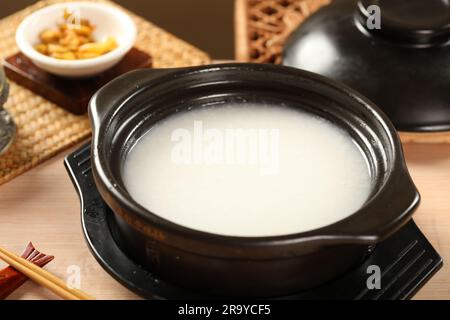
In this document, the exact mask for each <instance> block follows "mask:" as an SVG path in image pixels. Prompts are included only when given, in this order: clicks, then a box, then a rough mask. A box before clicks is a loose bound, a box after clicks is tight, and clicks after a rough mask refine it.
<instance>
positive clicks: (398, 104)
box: [283, 0, 450, 132]
mask: <svg viewBox="0 0 450 320" xmlns="http://www.w3.org/2000/svg"><path fill="white" fill-rule="evenodd" d="M375 6H376V7H375ZM377 8H379V9H377ZM378 18H379V19H378ZM283 64H284V65H287V66H293V67H297V68H300V69H304V70H308V71H312V72H315V73H319V74H321V75H324V76H326V77H329V78H331V79H334V80H337V81H341V82H343V83H344V84H346V85H348V86H350V87H352V88H353V89H355V90H357V91H359V92H360V93H362V94H363V95H365V96H366V97H367V98H369V99H370V100H372V101H373V102H374V103H376V104H377V105H378V106H379V107H380V108H381V109H382V110H383V111H384V112H385V113H386V114H387V115H388V117H389V118H390V119H391V120H392V122H393V123H394V125H395V126H396V128H397V129H398V130H401V131H410V132H432V131H443V130H450V90H449V89H448V84H449V83H450V4H449V2H448V1H442V0H406V1H405V0H333V1H332V3H331V4H330V5H329V6H326V7H324V8H322V9H320V10H319V11H318V12H316V13H315V14H314V15H312V16H311V17H310V18H308V19H307V20H306V21H305V22H304V23H303V24H302V25H301V26H300V27H299V28H298V29H297V30H296V31H295V32H294V33H293V34H292V35H291V37H290V39H289V40H288V41H287V43H286V46H285V48H284V57H283Z"/></svg>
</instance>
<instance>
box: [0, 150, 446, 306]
mask: <svg viewBox="0 0 450 320" xmlns="http://www.w3.org/2000/svg"><path fill="white" fill-rule="evenodd" d="M404 148H405V153H406V157H407V161H408V165H409V169H410V171H411V174H412V176H413V179H414V181H415V182H416V184H417V186H418V188H419V190H420V192H421V194H422V204H421V206H420V208H419V210H418V211H417V213H416V214H415V220H416V222H417V224H418V225H419V227H420V228H421V229H422V231H423V232H424V233H425V235H427V236H428V239H429V240H430V241H431V242H432V243H433V245H434V246H435V248H436V249H437V250H438V252H439V253H440V254H441V255H442V257H443V258H444V267H443V268H442V269H441V270H440V271H439V272H438V273H437V274H436V275H435V276H434V277H433V278H432V279H431V280H430V281H429V282H428V283H427V284H426V285H425V286H424V287H423V289H422V290H421V291H420V292H419V293H418V294H417V295H416V297H415V298H416V299H450V265H447V264H445V261H450V145H419V144H408V145H405V146H404ZM68 152H70V150H68V151H67V152H65V153H63V154H61V155H59V156H57V157H55V158H53V159H52V160H50V161H47V162H46V163H44V164H43V165H41V166H39V167H37V168H35V169H33V170H31V171H30V172H28V173H26V174H24V175H22V176H20V177H18V178H16V179H15V180H13V181H11V182H9V183H7V184H5V185H3V186H0V245H1V246H4V247H6V248H7V249H10V250H12V251H15V252H17V253H19V252H21V251H22V249H23V248H24V247H25V245H26V244H27V242H28V241H30V240H32V241H33V242H34V244H35V245H36V246H37V248H38V249H40V250H42V251H44V252H46V253H49V254H53V255H55V256H56V259H55V260H54V261H53V262H51V264H49V265H48V267H47V269H48V270H49V271H51V272H53V273H55V274H56V275H58V276H59V277H61V278H67V276H68V275H69V273H68V271H70V268H71V266H78V267H80V270H81V287H82V289H83V290H85V291H86V292H88V293H90V294H91V295H93V296H95V297H96V298H97V299H136V298H138V297H137V296H136V295H134V294H133V293H131V292H129V291H128V290H127V289H125V288H123V287H122V286H121V285H119V284H118V283H117V282H116V281H115V280H113V279H112V278H111V277H110V276H109V275H108V274H107V273H106V272H105V271H103V269H102V268H101V267H100V266H99V265H98V264H97V262H96V261H95V260H94V258H93V257H92V256H91V254H90V252H89V250H88V248H87V246H86V243H85V240H84V238H83V235H82V232H81V226H80V206H79V200H78V196H77V194H76V192H75V189H74V188H73V186H72V183H71V181H70V179H69V177H68V175H67V173H66V170H65V168H64V165H63V158H64V156H65V154H68ZM3 266H4V265H3V264H1V263H0V268H1V267H3ZM72 268H73V267H72ZM54 298H56V297H55V296H54V295H53V294H52V293H50V292H48V291H47V290H45V289H43V288H41V287H39V286H37V285H35V284H34V283H32V282H30V281H29V282H27V283H26V284H25V285H24V286H23V287H22V288H21V289H20V290H18V291H17V292H16V293H14V294H13V295H12V296H11V299H54Z"/></svg>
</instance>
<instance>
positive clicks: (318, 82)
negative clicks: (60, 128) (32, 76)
mask: <svg viewBox="0 0 450 320" xmlns="http://www.w3.org/2000/svg"><path fill="white" fill-rule="evenodd" d="M225 71H226V72H228V74H229V73H230V72H231V73H236V74H239V73H243V72H244V73H245V72H252V73H258V72H259V73H261V75H262V76H264V77H266V78H265V79H267V81H271V78H270V75H276V74H281V75H283V76H289V77H295V78H296V80H298V81H299V83H305V84H308V85H309V86H310V87H311V88H314V90H320V89H323V88H327V89H328V90H329V91H328V93H330V92H333V93H334V94H339V95H340V96H341V98H345V99H347V100H348V101H351V102H352V103H353V104H354V105H358V106H359V107H358V108H360V109H361V110H362V111H363V112H366V113H369V114H370V115H371V116H372V117H373V118H374V119H375V120H376V121H377V122H378V123H379V125H380V126H381V127H382V128H383V131H384V132H383V133H384V134H385V135H387V137H388V138H387V139H388V141H389V146H386V147H387V148H390V149H391V151H392V163H391V164H390V165H391V166H392V170H391V172H390V173H389V174H388V175H387V176H386V179H385V183H384V184H383V186H382V187H381V188H380V189H379V190H378V191H377V192H376V194H374V195H373V196H372V197H371V199H370V200H369V201H368V202H367V203H366V204H365V205H364V206H363V207H362V208H361V209H360V210H358V211H357V212H356V213H354V214H353V215H351V216H350V217H348V218H346V219H344V220H341V221H339V222H337V223H334V224H332V225H329V226H326V227H323V228H320V229H316V230H312V231H308V232H303V233H298V234H291V235H285V236H272V237H233V236H222V235H217V234H212V233H207V232H202V231H197V230H193V229H190V228H187V227H184V226H180V225H177V224H175V223H173V222H170V221H168V220H165V219H163V218H161V217H159V216H158V215H156V214H154V213H152V212H150V211H148V210H146V209H145V208H143V207H142V206H140V205H139V204H138V203H137V202H135V201H134V200H133V199H132V198H131V197H130V196H129V195H128V194H127V193H126V192H123V191H122V190H120V188H118V186H117V183H118V181H117V180H116V179H117V177H114V176H113V175H112V174H111V173H110V172H108V165H109V163H108V162H109V161H110V159H106V158H105V157H103V156H102V155H101V152H100V151H99V150H101V149H102V148H103V143H104V141H103V135H104V132H106V131H107V130H109V129H108V128H109V126H110V125H111V123H112V122H113V121H114V120H115V118H116V117H117V115H118V114H119V113H120V112H119V110H120V108H121V107H122V106H124V105H126V104H127V103H128V102H129V101H131V100H132V99H133V98H134V97H136V96H138V95H140V94H141V93H142V92H144V91H145V90H146V89H148V88H149V87H150V86H151V87H152V88H153V89H155V86H156V87H157V86H158V85H159V84H161V85H167V84H168V83H170V82H171V81H175V80H177V81H180V79H181V80H183V79H184V80H185V79H186V78H189V77H192V76H194V75H205V74H208V73H214V72H225ZM293 79H294V78H293ZM105 108H107V109H108V108H109V109H108V110H105ZM89 115H90V119H91V122H92V126H93V140H92V168H93V174H94V180H95V182H96V184H97V186H98V189H99V191H100V193H101V195H102V197H103V198H104V200H105V201H106V203H108V205H109V206H110V207H112V208H113V211H114V212H115V213H116V214H117V215H119V216H121V218H122V219H124V220H125V222H129V223H131V220H133V219H136V218H137V219H138V220H139V222H137V224H136V223H134V227H136V228H137V229H139V230H141V231H145V233H146V234H147V235H148V236H150V237H152V238H154V239H155V240H157V241H163V242H166V243H167V244H168V245H174V246H175V244H174V243H176V242H177V241H176V240H178V242H179V241H180V239H181V241H183V243H184V245H186V247H189V248H194V249H195V250H196V249H199V250H203V252H202V253H205V250H207V251H208V254H213V255H214V254H215V251H214V249H215V248H216V246H220V247H223V246H224V245H226V246H227V247H229V249H230V250H229V251H226V253H224V251H223V250H221V252H220V253H219V252H217V254H220V255H221V256H223V255H224V254H225V255H226V256H223V257H226V258H233V257H236V256H241V255H242V254H243V252H245V251H247V253H248V252H252V253H255V255H258V258H262V256H264V255H265V254H264V248H265V247H266V246H267V245H270V246H272V247H273V246H276V245H301V247H302V250H304V249H305V247H309V248H310V249H311V248H313V247H318V246H323V245H339V244H374V243H377V242H379V241H381V240H383V239H385V238H386V237H388V236H390V235H391V234H393V233H394V232H396V231H397V230H398V229H399V228H400V227H402V226H403V225H404V224H405V223H406V222H407V221H409V220H410V218H411V216H412V213H413V211H414V209H415V208H416V207H417V206H418V204H419V201H420V196H419V193H418V192H417V189H416V188H415V186H414V184H413V182H412V180H411V178H410V176H409V173H408V170H407V168H406V164H405V161H404V158H403V152H402V147H401V144H400V141H399V138H398V135H397V132H396V130H395V128H394V127H393V125H392V124H391V122H390V121H389V120H388V118H387V117H386V116H385V115H384V114H383V113H382V112H381V111H380V110H379V109H378V108H377V107H376V106H374V105H373V104H372V103H371V102H370V101H368V100H367V99H366V98H364V97H362V96H361V95H359V94H358V93H357V92H355V91H353V90H352V89H350V88H348V87H346V86H345V85H342V84H340V83H337V82H335V81H332V80H329V79H327V78H325V77H322V76H320V75H317V74H314V73H310V72H307V71H303V70H299V69H296V68H291V67H283V66H273V65H262V64H223V65H210V66H201V67H191V68H181V69H159V70H158V69H154V70H139V71H134V72H131V73H128V74H126V75H124V76H122V77H119V78H118V79H116V80H114V81H112V82H111V83H110V84H108V85H106V86H105V87H104V88H102V89H101V90H100V91H99V92H98V93H97V94H96V95H95V96H94V97H93V99H92V100H91V103H90V108H89ZM395 194H397V195H399V198H398V199H395V198H392V195H395ZM117 204H119V207H117ZM380 204H382V205H381V206H380V207H377V206H378V205H380ZM115 207H116V208H115ZM366 210H372V211H373V212H372V214H371V215H367V214H365V213H366ZM130 212H131V213H132V216H130V214H129V213H130ZM374 226H375V228H374ZM161 230H162V232H160V231H161ZM174 238H176V240H174ZM199 242H201V243H203V244H205V243H206V244H207V246H206V249H205V246H203V247H202V248H201V249H200V248H198V247H197V246H196V244H198V243H199ZM194 249H193V250H194ZM292 252H293V251H291V253H292ZM205 254H206V253H205ZM272 254H273V253H272ZM265 258H268V257H267V256H266V257H265Z"/></svg>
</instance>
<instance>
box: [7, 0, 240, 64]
mask: <svg viewBox="0 0 450 320" xmlns="http://www.w3.org/2000/svg"><path fill="white" fill-rule="evenodd" d="M114 1H115V2H117V3H119V4H120V5H122V6H124V7H126V8H128V9H130V10H131V11H133V12H135V13H137V14H138V15H141V16H143V17H144V18H146V19H148V20H150V21H152V22H154V23H155V24H157V25H158V26H160V27H162V28H164V29H166V30H167V31H169V32H171V33H174V34H175V35H177V36H178V37H180V38H182V39H184V40H186V41H188V42H190V43H192V44H193V45H195V46H197V47H198V48H200V49H202V50H203V51H206V52H208V53H209V54H210V55H211V56H212V57H214V58H217V59H232V58H234V52H233V50H234V49H233V47H234V44H233V43H234V33H233V7H234V6H233V4H234V1H233V0H114ZM34 2H35V1H33V0H0V19H1V18H2V17H5V16H7V15H9V14H11V13H13V12H16V11H18V10H20V9H22V8H24V7H25V6H27V5H30V4H33V3H34Z"/></svg>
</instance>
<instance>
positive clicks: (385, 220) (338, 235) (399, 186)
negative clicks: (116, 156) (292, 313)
mask: <svg viewBox="0 0 450 320" xmlns="http://www.w3.org/2000/svg"><path fill="white" fill-rule="evenodd" d="M419 204H420V194H419V192H418V190H417V188H416V187H415V185H414V182H413V181H412V179H411V177H410V176H409V173H408V171H407V169H406V165H405V164H403V166H402V167H401V168H398V171H396V173H395V174H394V175H393V176H392V177H391V179H390V181H389V183H387V185H386V187H385V188H384V189H383V190H382V191H381V193H379V194H378V195H377V197H376V198H375V199H374V200H373V201H371V202H369V203H367V204H366V206H365V207H364V208H363V210H362V211H361V213H359V214H358V213H357V214H355V215H354V216H351V217H349V218H347V219H344V220H342V221H340V222H338V223H336V224H334V225H332V226H330V227H329V228H327V227H326V228H325V229H326V230H327V232H326V234H327V236H325V237H323V238H326V239H327V240H329V241H330V242H331V243H334V244H345V243H353V244H376V243H379V242H380V241H383V240H384V239H386V238H388V237H389V236H391V235H392V234H394V233H395V232H397V231H398V230H399V229H400V228H402V227H403V226H404V225H405V224H406V223H408V222H409V221H410V220H411V219H412V215H413V213H414V211H415V210H416V208H417V207H418V206H419Z"/></svg>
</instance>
